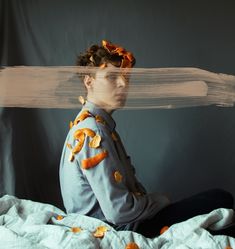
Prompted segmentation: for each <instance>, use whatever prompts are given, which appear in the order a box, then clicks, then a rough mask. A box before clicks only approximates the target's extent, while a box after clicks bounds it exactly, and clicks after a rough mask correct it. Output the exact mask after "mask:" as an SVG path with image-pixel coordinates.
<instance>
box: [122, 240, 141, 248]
mask: <svg viewBox="0 0 235 249" xmlns="http://www.w3.org/2000/svg"><path fill="white" fill-rule="evenodd" d="M125 249H140V248H139V246H138V245H137V244H136V243H135V242H131V243H128V244H127V245H126V247H125Z"/></svg>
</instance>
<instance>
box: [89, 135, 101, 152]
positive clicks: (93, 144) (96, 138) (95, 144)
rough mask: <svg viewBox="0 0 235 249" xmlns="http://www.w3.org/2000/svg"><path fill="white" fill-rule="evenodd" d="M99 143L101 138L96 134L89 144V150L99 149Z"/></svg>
mask: <svg viewBox="0 0 235 249" xmlns="http://www.w3.org/2000/svg"><path fill="white" fill-rule="evenodd" d="M100 142H101V136H100V135H98V134H96V135H95V136H94V137H93V138H92V140H91V141H90V143H89V147H90V148H95V149H96V148H99V147H100Z"/></svg>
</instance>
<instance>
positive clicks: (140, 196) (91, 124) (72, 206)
mask: <svg viewBox="0 0 235 249" xmlns="http://www.w3.org/2000/svg"><path fill="white" fill-rule="evenodd" d="M84 110H88V111H89V113H90V114H91V116H90V117H87V118H86V119H84V120H83V121H80V122H78V124H75V125H74V126H73V127H72V128H71V129H70V131H69V133H68V135H67V138H66V141H65V145H64V148H63V152H62V156H61V161H60V186H61V193H62V197H63V202H64V206H65V208H66V211H67V213H80V214H84V215H88V216H92V217H96V218H98V219H101V220H103V221H105V222H108V223H111V224H113V225H114V227H116V228H120V227H121V229H122V230H125V229H127V230H128V229H131V227H132V228H133V227H134V226H135V224H138V223H139V222H140V221H141V220H144V219H148V218H151V217H152V216H154V214H156V213H157V212H158V211H159V210H161V209H162V208H163V207H165V206H167V205H168V204H169V200H168V199H167V198H166V197H165V196H163V195H160V194H158V193H151V194H147V193H146V190H145V189H144V187H143V186H142V184H140V183H139V182H138V180H137V179H136V177H135V169H134V167H133V166H132V165H131V161H130V157H129V156H127V154H126V152H125V149H124V146H123V145H122V142H121V139H120V137H119V136H118V134H117V133H116V131H115V126H116V124H115V121H114V120H113V119H112V117H111V115H109V114H108V113H107V112H105V111H104V110H103V109H100V108H98V107H96V106H95V105H94V104H93V103H91V102H88V101H86V103H85V105H84V106H83V108H82V110H81V112H80V113H79V114H78V116H77V117H79V116H80V115H81V113H82V111H84ZM96 115H99V116H101V117H102V118H103V119H104V120H105V124H104V123H101V122H97V121H96V118H95V116H96ZM82 128H89V129H91V130H92V131H94V132H95V133H96V135H99V136H100V137H101V143H100V146H99V147H98V148H91V147H90V146H89V143H90V141H91V140H92V137H90V136H85V141H84V144H83V146H82V149H81V151H80V152H78V153H76V154H75V155H74V160H73V161H69V158H70V155H71V148H69V147H68V146H67V143H69V144H70V145H71V147H72V148H74V147H75V146H76V145H77V143H78V140H76V139H75V138H74V136H73V135H74V133H75V132H76V131H77V130H78V129H82ZM112 133H113V134H114V135H115V136H114V137H113V136H112ZM115 137H116V138H115ZM104 150H106V151H107V152H108V156H107V157H106V158H104V159H103V160H102V161H101V162H100V163H98V164H97V165H96V166H94V167H92V168H89V169H83V168H82V166H81V165H82V161H83V160H84V159H87V158H91V157H94V156H95V155H97V154H98V153H101V152H102V151H104ZM115 176H116V177H115ZM118 176H119V177H118ZM130 224H132V225H130ZM133 224H134V225H133Z"/></svg>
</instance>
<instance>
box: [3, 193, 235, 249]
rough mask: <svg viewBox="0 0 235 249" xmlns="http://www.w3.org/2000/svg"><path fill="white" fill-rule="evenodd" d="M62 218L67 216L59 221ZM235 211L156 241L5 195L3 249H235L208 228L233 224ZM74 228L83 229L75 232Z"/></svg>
mask: <svg viewBox="0 0 235 249" xmlns="http://www.w3.org/2000/svg"><path fill="white" fill-rule="evenodd" d="M58 215H62V216H64V218H63V219H62V220H57V219H56V217H57V216H58ZM233 215H234V212H233V210H231V209H222V208H221V209H217V210H214V211H212V212H211V213H209V214H205V215H199V216H196V217H194V218H191V219H189V220H187V221H184V222H181V223H178V224H175V225H173V226H171V227H170V228H169V229H168V230H167V231H166V232H165V233H163V234H162V235H161V236H158V237H156V238H154V239H147V238H145V237H144V236H142V235H139V234H137V233H134V232H129V231H115V230H114V229H113V228H112V227H110V226H109V225H108V224H106V223H104V222H102V221H100V220H98V219H94V218H91V217H87V216H84V215H79V214H69V215H66V214H65V213H64V212H63V211H61V210H60V209H58V208H56V207H54V206H52V205H49V204H43V203H38V202H33V201H30V200H21V199H18V198H16V197H14V196H9V195H5V196H3V197H2V198H0V249H8V248H19V249H20V248H22V249H28V248H30V249H34V248H35V249H36V248H37V249H45V248H53V249H60V248H66V249H72V248H76V249H83V248H85V249H96V248H105V249H112V248H115V249H125V247H126V245H127V244H128V243H130V242H135V243H136V244H137V245H138V246H139V248H140V249H148V248H156V249H157V248H161V249H165V248H172V249H173V248H174V249H184V248H194V249H196V248H198V249H199V248H200V249H204V248H205V249H209V248H212V249H217V248H218V249H225V248H226V247H227V246H230V247H232V248H234V249H235V238H231V237H228V236H222V235H220V236H212V235H211V234H210V233H209V232H207V230H205V228H207V227H210V228H211V229H212V228H213V229H215V230H216V229H219V228H222V227H224V226H226V225H227V224H229V223H230V222H231V221H232V219H233ZM98 226H106V227H108V228H109V230H108V231H107V232H105V235H104V237H103V238H95V237H94V235H93V233H94V231H95V230H96V228H97V227H98ZM72 227H80V228H81V229H82V231H81V232H77V233H74V232H72V231H71V228H72Z"/></svg>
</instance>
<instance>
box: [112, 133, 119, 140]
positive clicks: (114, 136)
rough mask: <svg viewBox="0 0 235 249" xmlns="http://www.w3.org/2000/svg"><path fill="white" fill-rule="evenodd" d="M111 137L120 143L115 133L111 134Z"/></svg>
mask: <svg viewBox="0 0 235 249" xmlns="http://www.w3.org/2000/svg"><path fill="white" fill-rule="evenodd" d="M111 137H112V139H113V141H118V137H117V135H116V133H115V132H112V133H111Z"/></svg>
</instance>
